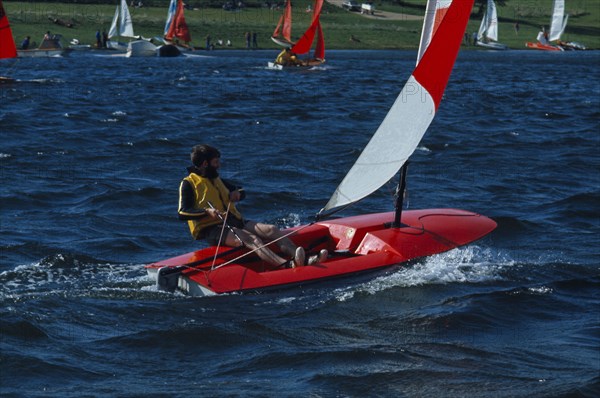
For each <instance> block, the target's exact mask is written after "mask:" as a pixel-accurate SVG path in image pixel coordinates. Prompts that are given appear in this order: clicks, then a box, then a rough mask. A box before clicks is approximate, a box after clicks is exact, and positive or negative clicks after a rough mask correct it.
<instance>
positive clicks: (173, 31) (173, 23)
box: [165, 0, 192, 43]
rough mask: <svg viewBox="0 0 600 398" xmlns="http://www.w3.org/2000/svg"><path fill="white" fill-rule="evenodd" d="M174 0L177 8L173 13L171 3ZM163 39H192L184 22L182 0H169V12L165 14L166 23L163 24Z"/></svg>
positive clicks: (185, 40)
mask: <svg viewBox="0 0 600 398" xmlns="http://www.w3.org/2000/svg"><path fill="white" fill-rule="evenodd" d="M175 2H177V8H175V12H174V13H173V12H172V9H173V7H174V4H173V3H175ZM165 39H167V40H173V39H179V40H182V41H184V42H185V43H188V42H190V41H192V37H191V35H190V30H189V29H188V26H187V23H186V22H185V15H184V12H183V0H171V4H170V5H169V14H168V15H167V23H166V25H165Z"/></svg>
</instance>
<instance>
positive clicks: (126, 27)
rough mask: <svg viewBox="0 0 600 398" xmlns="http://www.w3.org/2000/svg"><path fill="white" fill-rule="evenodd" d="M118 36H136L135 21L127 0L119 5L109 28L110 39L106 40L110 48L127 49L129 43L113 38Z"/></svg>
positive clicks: (122, 0) (123, 0)
mask: <svg viewBox="0 0 600 398" xmlns="http://www.w3.org/2000/svg"><path fill="white" fill-rule="evenodd" d="M116 37H125V38H135V34H134V33H133V21H132V20H131V14H130V13H129V8H128V7H127V0H121V4H119V5H117V9H116V10H115V15H114V17H113V20H112V23H111V24H110V29H109V30H108V38H109V40H108V41H107V42H106V45H107V47H108V48H112V49H113V50H119V51H127V43H121V42H119V41H117V40H113V38H116Z"/></svg>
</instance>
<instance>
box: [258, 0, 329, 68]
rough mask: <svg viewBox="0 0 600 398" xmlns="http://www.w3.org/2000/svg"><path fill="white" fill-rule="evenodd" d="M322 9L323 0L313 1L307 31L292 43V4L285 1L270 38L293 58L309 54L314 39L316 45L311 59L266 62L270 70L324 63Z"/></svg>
mask: <svg viewBox="0 0 600 398" xmlns="http://www.w3.org/2000/svg"><path fill="white" fill-rule="evenodd" d="M322 8H323V0H315V4H314V7H313V9H312V10H313V14H312V21H311V24H310V26H309V27H308V29H306V31H305V32H304V34H303V35H302V37H301V38H300V39H299V40H298V41H297V42H296V43H293V42H292V40H291V33H292V3H291V0H287V2H286V4H285V8H284V10H283V14H281V17H280V18H279V22H278V23H277V26H276V27H275V31H274V32H273V35H272V36H271V40H273V41H274V42H275V43H277V44H278V45H280V46H282V47H284V48H286V49H289V50H290V51H291V53H292V54H294V56H295V55H296V54H297V55H303V54H307V53H309V52H310V49H311V47H312V44H313V42H314V41H315V38H316V39H317V44H316V47H315V51H314V52H313V55H312V57H311V58H309V59H308V60H305V61H301V62H283V63H282V62H277V61H275V62H268V64H267V66H268V67H269V68H271V69H283V68H285V67H296V68H297V67H313V66H318V65H321V64H323V63H324V62H325V39H324V38H323V29H322V28H321V9H322Z"/></svg>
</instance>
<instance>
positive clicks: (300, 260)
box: [294, 246, 306, 267]
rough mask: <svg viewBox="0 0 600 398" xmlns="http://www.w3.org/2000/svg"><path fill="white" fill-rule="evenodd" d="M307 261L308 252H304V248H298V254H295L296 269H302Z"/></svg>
mask: <svg viewBox="0 0 600 398" xmlns="http://www.w3.org/2000/svg"><path fill="white" fill-rule="evenodd" d="M305 260H306V252H304V248H303V247H301V246H298V247H297V248H296V253H295V254H294V267H302V266H303V265H304V261H305Z"/></svg>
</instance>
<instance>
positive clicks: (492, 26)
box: [486, 0, 498, 41]
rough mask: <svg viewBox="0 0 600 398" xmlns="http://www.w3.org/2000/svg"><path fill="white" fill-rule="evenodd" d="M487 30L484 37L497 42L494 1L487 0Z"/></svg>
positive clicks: (496, 17) (496, 19)
mask: <svg viewBox="0 0 600 398" xmlns="http://www.w3.org/2000/svg"><path fill="white" fill-rule="evenodd" d="M487 11H488V12H487V14H488V28H487V33H486V36H487V38H488V39H490V40H494V41H498V13H497V11H496V3H494V0H488V9H487Z"/></svg>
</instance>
